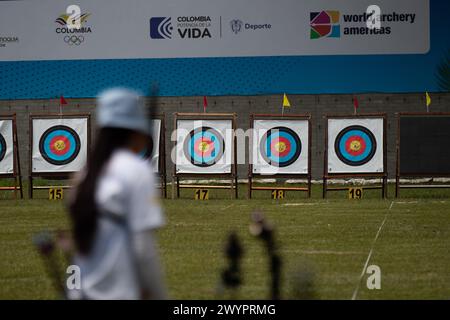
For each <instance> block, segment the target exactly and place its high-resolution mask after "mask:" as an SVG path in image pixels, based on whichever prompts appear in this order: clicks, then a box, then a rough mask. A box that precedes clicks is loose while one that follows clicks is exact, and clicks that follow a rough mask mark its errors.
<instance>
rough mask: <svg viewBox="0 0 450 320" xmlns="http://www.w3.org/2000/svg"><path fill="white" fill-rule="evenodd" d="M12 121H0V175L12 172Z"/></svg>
mask: <svg viewBox="0 0 450 320" xmlns="http://www.w3.org/2000/svg"><path fill="white" fill-rule="evenodd" d="M13 141H14V139H13V122H12V120H0V174H11V173H13V172H14V143H13Z"/></svg>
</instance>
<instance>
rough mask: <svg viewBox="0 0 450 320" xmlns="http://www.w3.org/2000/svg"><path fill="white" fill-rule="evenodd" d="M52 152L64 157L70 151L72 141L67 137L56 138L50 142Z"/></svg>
mask: <svg viewBox="0 0 450 320" xmlns="http://www.w3.org/2000/svg"><path fill="white" fill-rule="evenodd" d="M50 150H51V151H52V153H53V154H56V155H58V156H61V155H64V154H66V153H67V152H68V151H69V150H70V140H69V139H67V137H65V136H56V137H54V138H53V139H52V140H51V141H50Z"/></svg>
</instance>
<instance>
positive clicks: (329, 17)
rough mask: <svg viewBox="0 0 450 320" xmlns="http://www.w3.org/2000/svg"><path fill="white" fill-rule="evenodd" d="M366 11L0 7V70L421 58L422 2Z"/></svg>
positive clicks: (202, 2) (334, 3) (328, 3)
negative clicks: (258, 59)
mask: <svg viewBox="0 0 450 320" xmlns="http://www.w3.org/2000/svg"><path fill="white" fill-rule="evenodd" d="M373 4H374V1H372V0H314V1H307V0H278V1H273V0H227V1H223V0H189V1H186V0H128V1H119V0H80V1H76V2H73V1H70V0H62V1H61V0H39V1H31V0H28V1H0V61H17V60H76V59H138V58H176V57H237V56H284V55H294V56H296V55H366V54H423V53H426V52H428V50H429V48H430V10H429V0H378V1H376V5H377V6H378V7H375V8H372V7H371V8H369V6H371V5H373ZM73 5H75V6H73ZM368 9H369V10H368ZM74 72H75V71H74Z"/></svg>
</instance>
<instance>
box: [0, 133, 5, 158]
mask: <svg viewBox="0 0 450 320" xmlns="http://www.w3.org/2000/svg"><path fill="white" fill-rule="evenodd" d="M5 154H6V141H5V138H4V137H3V135H2V134H1V133H0V161H2V160H3V158H4V157H5Z"/></svg>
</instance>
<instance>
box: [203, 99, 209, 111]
mask: <svg viewBox="0 0 450 320" xmlns="http://www.w3.org/2000/svg"><path fill="white" fill-rule="evenodd" d="M207 106H208V99H206V96H203V112H206V107H207Z"/></svg>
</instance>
